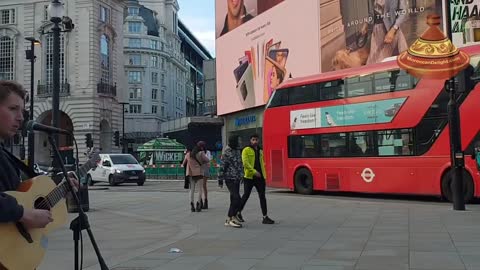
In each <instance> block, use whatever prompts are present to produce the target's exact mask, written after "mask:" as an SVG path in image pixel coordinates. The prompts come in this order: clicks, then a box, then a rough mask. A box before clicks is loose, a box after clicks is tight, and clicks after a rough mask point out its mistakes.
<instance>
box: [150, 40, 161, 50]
mask: <svg viewBox="0 0 480 270" xmlns="http://www.w3.org/2000/svg"><path fill="white" fill-rule="evenodd" d="M158 48H159V45H158V40H150V49H152V50H158Z"/></svg>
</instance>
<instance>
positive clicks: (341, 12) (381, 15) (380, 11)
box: [216, 0, 480, 115]
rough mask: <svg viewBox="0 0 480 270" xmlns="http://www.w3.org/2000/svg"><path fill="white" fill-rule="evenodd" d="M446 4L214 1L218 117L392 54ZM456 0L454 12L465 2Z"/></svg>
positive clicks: (436, 0)
mask: <svg viewBox="0 0 480 270" xmlns="http://www.w3.org/2000/svg"><path fill="white" fill-rule="evenodd" d="M472 1H474V2H478V1H480V0H472ZM444 2H445V1H443V0H415V1H414V0H302V1H298V0H216V37H217V39H216V56H217V69H216V70H217V97H218V99H219V100H221V102H218V103H217V112H218V114H219V115H223V114H228V113H232V112H235V111H239V110H244V109H248V108H252V107H257V106H262V105H265V104H266V102H267V101H268V99H269V97H270V95H271V94H272V92H273V91H274V90H275V89H276V88H277V87H278V86H279V85H280V84H281V83H283V82H285V81H287V80H289V79H291V78H297V77H302V76H307V75H313V74H318V73H323V72H328V71H334V70H340V69H346V68H352V67H359V66H362V65H366V64H372V63H378V62H381V61H383V60H384V59H385V58H388V57H391V56H396V55H398V54H399V53H400V52H402V51H403V50H405V49H407V46H408V45H409V44H411V43H412V42H413V41H414V40H415V39H416V38H417V37H418V36H420V35H421V34H422V33H423V31H425V29H426V28H427V27H428V26H427V25H426V23H425V22H426V17H427V15H428V14H431V13H437V14H439V15H442V14H443V12H442V10H443V8H444V7H443V6H442V5H443V3H444ZM454 2H455V1H454ZM458 2H459V3H457V4H458V5H457V4H455V5H454V7H453V8H452V10H454V12H457V13H455V14H460V13H461V12H460V11H459V10H460V8H462V12H463V10H465V8H464V4H462V3H464V2H465V3H466V2H468V1H458ZM465 5H467V4H465ZM452 12H453V11H452ZM470 13H472V12H470ZM462 16H463V13H462V15H456V17H455V18H456V19H458V18H459V17H462ZM462 20H463V19H462ZM462 20H461V21H462ZM457 21H458V20H457ZM472 25H473V24H472ZM479 25H480V23H479ZM470 28H472V27H470ZM387 30H388V31H387ZM473 33H476V32H474V31H473ZM473 36H475V34H473Z"/></svg>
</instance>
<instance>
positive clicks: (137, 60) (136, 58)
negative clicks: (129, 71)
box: [129, 54, 142, 66]
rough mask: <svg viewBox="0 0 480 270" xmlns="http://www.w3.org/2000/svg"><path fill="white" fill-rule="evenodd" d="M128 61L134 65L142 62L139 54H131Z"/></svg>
mask: <svg viewBox="0 0 480 270" xmlns="http://www.w3.org/2000/svg"><path fill="white" fill-rule="evenodd" d="M129 63H130V65H136V66H139V65H141V64H142V56H141V55H140V54H131V55H130V60H129Z"/></svg>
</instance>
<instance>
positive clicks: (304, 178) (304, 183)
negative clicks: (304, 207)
mask: <svg viewBox="0 0 480 270" xmlns="http://www.w3.org/2000/svg"><path fill="white" fill-rule="evenodd" d="M295 191H296V192H298V193H300V194H305V195H310V194H312V193H313V176H312V173H311V172H310V170H309V169H307V168H300V169H298V170H297V171H296V172H295Z"/></svg>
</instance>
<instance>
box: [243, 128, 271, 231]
mask: <svg viewBox="0 0 480 270" xmlns="http://www.w3.org/2000/svg"><path fill="white" fill-rule="evenodd" d="M258 144H259V136H258V135H257V134H254V135H252V136H250V145H249V146H247V147H245V148H244V149H243V151H242V163H243V170H244V176H243V185H244V186H243V188H244V193H243V196H242V204H241V206H240V211H239V212H238V214H237V218H238V219H239V220H240V221H243V217H242V213H241V211H242V210H243V208H244V207H245V204H246V203H247V201H248V198H249V197H250V193H251V192H252V189H253V187H255V189H256V190H257V193H258V197H259V199H260V207H261V208H262V214H263V219H262V223H263V224H274V223H275V221H273V220H272V219H270V218H269V217H268V215H267V199H266V197H265V189H266V183H265V177H266V176H267V174H266V170H265V162H264V159H263V150H262V149H261V148H260V146H259V145H258Z"/></svg>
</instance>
